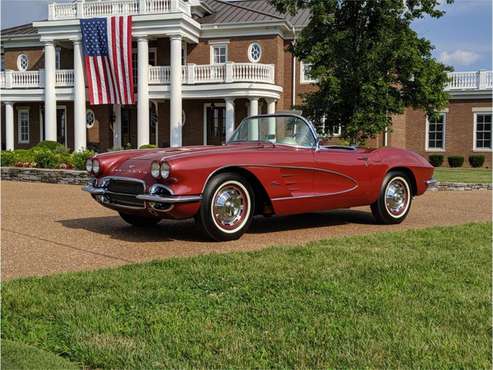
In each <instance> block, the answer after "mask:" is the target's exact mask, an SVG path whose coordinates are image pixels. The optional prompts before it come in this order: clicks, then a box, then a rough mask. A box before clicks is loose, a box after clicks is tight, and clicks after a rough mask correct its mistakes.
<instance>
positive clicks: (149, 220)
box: [119, 212, 161, 227]
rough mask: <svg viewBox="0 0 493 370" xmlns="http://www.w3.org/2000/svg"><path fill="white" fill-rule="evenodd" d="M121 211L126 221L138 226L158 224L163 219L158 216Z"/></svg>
mask: <svg viewBox="0 0 493 370" xmlns="http://www.w3.org/2000/svg"><path fill="white" fill-rule="evenodd" d="M119 213H120V217H121V218H122V219H123V221H125V222H126V223H128V224H130V225H132V226H137V227H145V226H152V225H155V224H157V223H158V222H159V221H161V219H160V218H157V217H148V216H140V215H131V214H129V213H123V212H119Z"/></svg>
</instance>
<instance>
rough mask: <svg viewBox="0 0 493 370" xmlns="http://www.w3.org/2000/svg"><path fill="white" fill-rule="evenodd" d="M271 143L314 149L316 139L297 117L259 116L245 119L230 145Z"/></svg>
mask: <svg viewBox="0 0 493 370" xmlns="http://www.w3.org/2000/svg"><path fill="white" fill-rule="evenodd" d="M243 141H269V142H271V143H274V144H284V145H293V146H302V147H313V146H315V144H316V138H315V136H314V135H313V132H312V130H311V129H310V127H309V126H308V124H307V123H306V122H305V121H304V120H303V119H301V118H300V117H296V116H259V117H249V118H246V119H244V120H243V121H242V122H241V123H240V126H239V127H238V128H237V129H236V131H235V132H234V134H233V136H232V137H231V139H230V140H229V143H234V142H243Z"/></svg>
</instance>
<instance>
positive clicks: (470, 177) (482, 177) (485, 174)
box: [433, 167, 491, 184]
mask: <svg viewBox="0 0 493 370" xmlns="http://www.w3.org/2000/svg"><path fill="white" fill-rule="evenodd" d="M433 177H434V178H435V179H436V180H438V181H442V182H443V181H445V182H465V183H474V184H488V183H491V169H488V168H441V167H440V168H435V172H434V174H433Z"/></svg>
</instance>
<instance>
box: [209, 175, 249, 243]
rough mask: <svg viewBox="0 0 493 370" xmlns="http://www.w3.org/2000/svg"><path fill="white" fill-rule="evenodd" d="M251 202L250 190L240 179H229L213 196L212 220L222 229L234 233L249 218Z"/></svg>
mask: <svg viewBox="0 0 493 370" xmlns="http://www.w3.org/2000/svg"><path fill="white" fill-rule="evenodd" d="M250 212H251V203H250V196H249V194H248V190H247V189H246V188H245V187H244V186H243V184H241V183H240V182H238V181H227V182H225V183H223V184H221V186H219V188H218V189H217V190H216V192H215V193H214V196H213V197H212V207H211V213H212V220H213V221H214V224H215V225H216V227H218V228H219V229H221V231H223V232H225V233H228V234H232V233H235V232H236V231H238V230H240V229H241V228H242V227H243V226H244V225H245V223H246V222H247V220H248V217H249V216H250Z"/></svg>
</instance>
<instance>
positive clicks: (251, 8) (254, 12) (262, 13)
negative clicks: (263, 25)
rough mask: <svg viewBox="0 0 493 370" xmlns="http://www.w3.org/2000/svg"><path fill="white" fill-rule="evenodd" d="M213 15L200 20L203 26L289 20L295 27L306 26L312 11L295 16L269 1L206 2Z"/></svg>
mask: <svg viewBox="0 0 493 370" xmlns="http://www.w3.org/2000/svg"><path fill="white" fill-rule="evenodd" d="M205 4H206V5H207V6H208V7H209V8H210V9H211V10H213V14H210V15H207V16H205V17H203V18H200V19H198V21H199V22H200V23H202V24H211V23H256V22H265V21H280V20H287V21H289V22H290V23H291V24H292V25H294V26H305V25H306V24H307V23H308V22H309V20H310V11H309V10H308V9H302V10H301V11H299V12H298V13H297V14H295V15H294V16H291V15H286V14H282V13H279V12H278V11H277V10H276V8H275V7H274V6H273V5H272V4H271V3H270V2H269V1H268V0H240V1H224V0H205Z"/></svg>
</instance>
